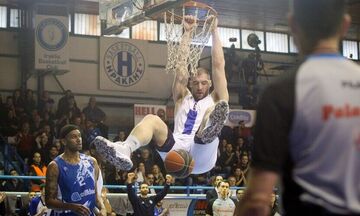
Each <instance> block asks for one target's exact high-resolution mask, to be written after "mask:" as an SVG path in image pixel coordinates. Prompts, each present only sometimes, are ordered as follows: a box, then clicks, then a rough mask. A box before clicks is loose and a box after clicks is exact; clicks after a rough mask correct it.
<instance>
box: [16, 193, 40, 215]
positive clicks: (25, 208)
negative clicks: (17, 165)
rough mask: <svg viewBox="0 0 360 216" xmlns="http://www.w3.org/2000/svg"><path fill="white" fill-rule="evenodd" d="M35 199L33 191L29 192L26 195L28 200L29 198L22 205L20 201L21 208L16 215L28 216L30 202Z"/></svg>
mask: <svg viewBox="0 0 360 216" xmlns="http://www.w3.org/2000/svg"><path fill="white" fill-rule="evenodd" d="M35 197H36V193H35V192H34V191H29V193H28V198H29V201H28V202H27V203H26V204H25V205H24V204H23V201H22V200H21V203H22V207H21V209H20V211H19V213H18V215H19V216H29V214H30V212H29V210H30V208H29V207H30V203H31V201H32V200H33V199H34V198H35Z"/></svg>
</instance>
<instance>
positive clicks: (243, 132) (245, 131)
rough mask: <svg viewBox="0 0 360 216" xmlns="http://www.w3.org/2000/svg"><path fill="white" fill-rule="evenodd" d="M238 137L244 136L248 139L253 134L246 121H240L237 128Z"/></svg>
mask: <svg viewBox="0 0 360 216" xmlns="http://www.w3.org/2000/svg"><path fill="white" fill-rule="evenodd" d="M237 130H238V131H237V136H238V137H237V138H239V137H242V138H244V139H248V138H250V137H251V136H252V131H251V128H249V127H246V126H245V122H244V121H240V122H239V127H238V128H237Z"/></svg>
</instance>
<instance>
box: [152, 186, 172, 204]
mask: <svg viewBox="0 0 360 216" xmlns="http://www.w3.org/2000/svg"><path fill="white" fill-rule="evenodd" d="M169 188H170V185H169V184H165V186H164V189H162V191H160V193H158V194H156V196H154V203H158V202H159V201H161V200H162V199H164V197H165V196H166V194H167V193H168V191H169Z"/></svg>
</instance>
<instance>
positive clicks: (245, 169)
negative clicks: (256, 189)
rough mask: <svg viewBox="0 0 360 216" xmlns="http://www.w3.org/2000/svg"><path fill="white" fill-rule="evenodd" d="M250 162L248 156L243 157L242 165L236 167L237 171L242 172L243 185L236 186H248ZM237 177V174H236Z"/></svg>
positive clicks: (241, 158) (241, 159)
mask: <svg viewBox="0 0 360 216" xmlns="http://www.w3.org/2000/svg"><path fill="white" fill-rule="evenodd" d="M249 167H250V162H249V156H247V155H246V154H243V155H241V157H240V163H239V164H238V166H237V167H236V170H240V173H241V174H240V176H242V179H243V180H242V181H240V182H242V183H240V184H238V183H237V184H236V185H237V186H245V185H246V184H247V176H248V172H249ZM235 175H237V174H235Z"/></svg>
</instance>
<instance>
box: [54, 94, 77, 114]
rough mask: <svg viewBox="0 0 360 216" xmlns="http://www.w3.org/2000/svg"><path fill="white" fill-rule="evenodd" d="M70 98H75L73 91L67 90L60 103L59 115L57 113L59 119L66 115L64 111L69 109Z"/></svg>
mask: <svg viewBox="0 0 360 216" xmlns="http://www.w3.org/2000/svg"><path fill="white" fill-rule="evenodd" d="M70 97H74V96H73V94H72V92H71V90H66V91H65V95H64V96H63V97H61V98H60V100H59V103H58V107H57V113H56V117H57V118H62V117H63V115H64V114H65V113H64V111H65V110H66V109H67V108H68V107H69V105H68V99H69V98H70Z"/></svg>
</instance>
